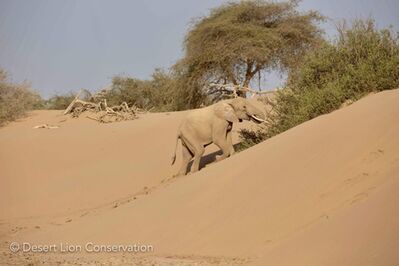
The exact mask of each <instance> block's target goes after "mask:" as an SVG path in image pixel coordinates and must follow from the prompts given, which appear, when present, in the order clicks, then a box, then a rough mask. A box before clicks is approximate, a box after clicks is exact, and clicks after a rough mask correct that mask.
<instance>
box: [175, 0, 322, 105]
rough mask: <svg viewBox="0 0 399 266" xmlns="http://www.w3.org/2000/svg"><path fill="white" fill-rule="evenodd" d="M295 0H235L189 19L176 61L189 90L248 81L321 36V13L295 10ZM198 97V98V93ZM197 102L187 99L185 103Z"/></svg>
mask: <svg viewBox="0 0 399 266" xmlns="http://www.w3.org/2000/svg"><path fill="white" fill-rule="evenodd" d="M296 7H297V1H288V2H272V1H261V0H258V1H241V2H232V3H228V4H225V5H222V6H221V7H218V8H215V9H213V10H212V11H211V13H210V15H209V16H207V17H203V18H201V19H199V20H198V21H197V22H196V23H194V24H193V26H192V28H191V30H190V31H189V32H188V34H187V36H186V39H185V52H186V54H185V57H184V58H183V60H182V61H181V62H180V67H181V68H182V69H183V71H182V73H183V75H182V76H183V77H185V79H186V81H187V83H188V84H189V86H186V88H187V89H190V91H189V92H188V94H189V95H191V96H192V95H195V94H197V96H192V97H194V98H196V97H198V96H199V95H200V94H201V92H198V90H200V89H201V88H202V86H203V85H204V84H209V83H211V82H216V83H218V82H222V83H233V84H241V85H243V86H248V84H249V82H250V81H251V79H252V78H253V77H254V75H255V74H257V73H258V72H260V71H262V70H270V69H280V70H282V69H290V68H292V67H294V66H295V65H296V63H297V62H298V59H299V58H301V57H302V56H303V55H304V53H305V52H306V51H307V50H309V48H311V47H313V46H314V45H316V44H318V43H319V42H320V41H321V31H320V29H319V28H318V27H317V25H316V24H317V22H318V21H320V20H321V19H322V16H321V15H319V14H318V13H317V12H314V11H311V12H307V13H300V12H298V11H297V10H296ZM198 98H199V99H200V100H202V98H201V97H198ZM198 104H199V102H194V101H191V105H192V106H191V107H197V106H198Z"/></svg>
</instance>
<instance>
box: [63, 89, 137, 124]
mask: <svg viewBox="0 0 399 266" xmlns="http://www.w3.org/2000/svg"><path fill="white" fill-rule="evenodd" d="M80 93H81V91H80V92H79V93H78V94H77V95H76V97H75V99H74V100H73V101H72V102H71V103H70V104H69V106H68V107H67V109H65V111H64V115H67V114H71V115H72V117H79V116H80V115H81V114H82V113H84V112H88V113H90V114H89V115H87V116H86V117H87V118H89V119H93V120H96V121H98V122H100V123H111V122H117V121H123V120H133V119H136V118H137V117H138V114H139V113H144V111H142V110H141V109H139V108H137V107H136V106H134V105H133V106H132V107H129V106H128V104H127V103H126V102H123V103H122V104H121V105H116V106H112V107H109V106H108V104H107V100H106V99H105V98H103V99H101V100H100V101H99V102H97V103H94V102H88V101H83V100H80V99H79V96H80ZM92 99H98V98H93V97H92Z"/></svg>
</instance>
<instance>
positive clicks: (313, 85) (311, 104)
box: [241, 19, 399, 145]
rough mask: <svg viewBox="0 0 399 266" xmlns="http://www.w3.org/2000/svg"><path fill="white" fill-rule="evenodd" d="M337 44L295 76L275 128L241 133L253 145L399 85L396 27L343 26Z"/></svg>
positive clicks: (282, 96) (311, 57) (282, 95)
mask: <svg viewBox="0 0 399 266" xmlns="http://www.w3.org/2000/svg"><path fill="white" fill-rule="evenodd" d="M338 32H339V35H338V38H337V40H336V41H335V42H333V43H332V44H328V43H326V44H323V45H322V46H321V47H320V48H319V49H317V50H315V51H313V52H311V53H309V54H308V55H307V56H306V57H305V59H304V61H303V62H302V63H301V65H300V66H299V68H298V69H297V70H296V71H294V72H292V73H289V78H288V82H287V85H288V86H287V88H286V89H285V90H283V91H282V92H279V93H278V94H277V96H276V101H275V103H274V106H273V107H274V113H273V114H272V115H271V117H269V122H270V126H269V127H268V128H267V129H266V130H263V131H259V132H253V134H252V135H248V134H247V133H243V134H241V136H242V138H243V139H244V142H245V143H246V144H247V145H251V144H253V143H254V140H255V142H259V140H264V139H267V138H270V137H272V136H274V135H276V134H279V133H281V132H283V131H285V130H288V129H290V128H292V127H294V126H296V125H298V124H300V123H303V122H305V121H308V120H310V119H312V118H315V117H317V116H319V115H322V114H326V113H329V112H331V111H333V110H336V109H338V108H339V107H340V106H341V105H342V104H343V103H344V102H346V101H356V100H358V99H359V98H361V97H363V96H364V95H366V94H368V93H370V92H378V91H382V90H388V89H394V88H397V87H398V86H399V67H398V66H399V39H398V34H394V33H392V31H391V30H390V29H383V30H377V29H376V27H375V24H374V21H373V20H371V19H370V20H366V21H361V20H359V21H355V22H354V23H353V24H352V27H351V28H348V27H347V26H345V24H343V26H341V27H340V28H339V29H338Z"/></svg>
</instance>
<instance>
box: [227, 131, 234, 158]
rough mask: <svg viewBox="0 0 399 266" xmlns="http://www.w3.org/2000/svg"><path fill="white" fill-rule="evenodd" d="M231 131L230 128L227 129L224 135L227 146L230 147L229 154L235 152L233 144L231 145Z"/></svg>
mask: <svg viewBox="0 0 399 266" xmlns="http://www.w3.org/2000/svg"><path fill="white" fill-rule="evenodd" d="M231 131H232V130H230V131H228V132H227V136H226V140H227V146H228V147H230V154H229V155H230V156H231V155H233V154H234V153H235V150H234V146H233V138H232V135H233V134H232V133H231Z"/></svg>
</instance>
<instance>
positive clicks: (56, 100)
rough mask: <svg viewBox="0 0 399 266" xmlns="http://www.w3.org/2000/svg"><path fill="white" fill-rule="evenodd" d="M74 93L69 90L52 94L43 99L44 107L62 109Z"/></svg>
mask: <svg viewBox="0 0 399 266" xmlns="http://www.w3.org/2000/svg"><path fill="white" fill-rule="evenodd" d="M75 96H76V93H73V92H69V93H66V94H63V95H54V96H52V97H51V98H50V99H48V100H47V101H45V108H46V109H50V110H64V109H66V108H67V107H68V105H69V104H70V103H71V102H72V101H73V99H75Z"/></svg>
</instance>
